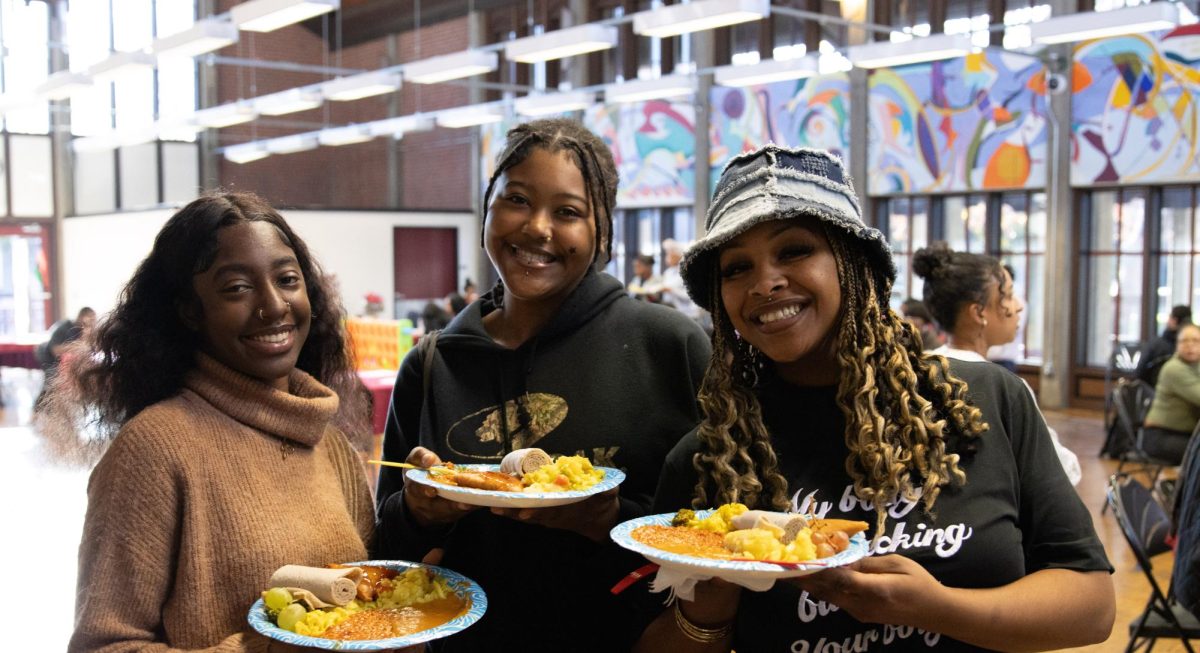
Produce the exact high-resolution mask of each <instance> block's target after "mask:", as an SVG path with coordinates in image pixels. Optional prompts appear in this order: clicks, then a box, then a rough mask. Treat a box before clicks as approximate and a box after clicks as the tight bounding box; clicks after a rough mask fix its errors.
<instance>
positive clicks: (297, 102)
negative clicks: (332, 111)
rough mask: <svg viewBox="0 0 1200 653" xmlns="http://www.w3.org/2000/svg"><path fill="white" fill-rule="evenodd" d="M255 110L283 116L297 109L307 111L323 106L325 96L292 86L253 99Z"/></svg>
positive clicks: (311, 90)
mask: <svg viewBox="0 0 1200 653" xmlns="http://www.w3.org/2000/svg"><path fill="white" fill-rule="evenodd" d="M252 102H253V103H254V110H255V111H257V112H258V113H261V114H263V115H266V116H282V115H284V114H288V113H296V112H297V111H307V110H309V109H315V108H317V107H319V106H321V104H322V103H324V102H325V96H323V95H321V93H319V92H318V91H316V90H313V89H308V88H292V89H288V90H286V91H280V92H279V93H271V94H270V95H263V96H260V97H256V98H254V99H253V100H252Z"/></svg>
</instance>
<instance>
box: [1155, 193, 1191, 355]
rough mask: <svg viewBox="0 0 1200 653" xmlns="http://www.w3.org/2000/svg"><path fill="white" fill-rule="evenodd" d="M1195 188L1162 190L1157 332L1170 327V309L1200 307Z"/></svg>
mask: <svg viewBox="0 0 1200 653" xmlns="http://www.w3.org/2000/svg"><path fill="white" fill-rule="evenodd" d="M1196 204H1197V188H1196V187H1194V186H1193V187H1172V188H1165V189H1163V194H1162V216H1161V218H1160V224H1159V238H1158V247H1157V248H1156V251H1155V254H1156V255H1157V257H1158V266H1157V267H1158V279H1157V283H1156V288H1157V290H1156V292H1155V296H1156V301H1155V307H1154V308H1155V311H1154V331H1155V333H1161V332H1162V330H1163V329H1164V328H1165V327H1166V325H1167V316H1168V315H1170V313H1171V307H1172V306H1175V305H1177V304H1186V305H1188V306H1197V305H1200V225H1197V224H1196Z"/></svg>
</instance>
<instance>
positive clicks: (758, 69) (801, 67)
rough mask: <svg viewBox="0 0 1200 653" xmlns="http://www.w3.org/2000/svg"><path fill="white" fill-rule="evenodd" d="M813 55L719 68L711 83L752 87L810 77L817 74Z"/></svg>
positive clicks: (714, 72)
mask: <svg viewBox="0 0 1200 653" xmlns="http://www.w3.org/2000/svg"><path fill="white" fill-rule="evenodd" d="M817 64H818V62H817V57H816V56H815V55H811V54H810V55H806V56H803V57H800V58H798V59H787V60H784V61H777V60H775V59H768V60H766V61H762V62H759V63H756V64H752V65H749V66H721V67H720V68H717V69H716V70H715V71H713V81H715V82H716V83H717V84H718V85H720V86H753V85H755V84H770V83H772V82H783V81H787V80H791V79H802V78H804V77H812V76H813V75H816V74H817V73H818V65H817Z"/></svg>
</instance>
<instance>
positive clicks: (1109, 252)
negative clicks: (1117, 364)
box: [1081, 188, 1147, 367]
mask: <svg viewBox="0 0 1200 653" xmlns="http://www.w3.org/2000/svg"><path fill="white" fill-rule="evenodd" d="M1146 194H1147V193H1146V191H1145V190H1144V189H1136V188H1135V189H1122V190H1113V191H1096V192H1093V193H1092V194H1091V195H1090V204H1091V210H1090V211H1085V214H1084V218H1085V224H1084V231H1083V239H1084V245H1083V260H1082V262H1081V269H1082V271H1083V273H1084V274H1085V275H1086V285H1085V290H1086V292H1087V297H1086V299H1085V306H1084V310H1083V313H1082V314H1083V316H1084V321H1085V323H1086V326H1085V333H1086V335H1085V341H1084V346H1083V361H1082V362H1083V363H1084V364H1085V365H1089V366H1094V367H1107V366H1108V360H1109V357H1110V355H1111V353H1112V349H1113V347H1114V346H1115V345H1116V344H1117V343H1121V342H1137V341H1139V340H1142V339H1143V334H1142V299H1143V297H1142V280H1143V278H1144V275H1143V266H1144V262H1145V257H1144V254H1143V247H1144V245H1145V241H1144V238H1143V235H1144V233H1145V227H1146Z"/></svg>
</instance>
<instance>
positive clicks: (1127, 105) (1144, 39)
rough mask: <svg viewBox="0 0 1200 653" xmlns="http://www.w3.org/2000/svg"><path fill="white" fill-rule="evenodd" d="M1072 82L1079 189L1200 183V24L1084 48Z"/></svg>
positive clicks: (1077, 57)
mask: <svg viewBox="0 0 1200 653" xmlns="http://www.w3.org/2000/svg"><path fill="white" fill-rule="evenodd" d="M1072 80H1073V88H1074V95H1073V96H1072V98H1071V102H1072V104H1071V113H1072V116H1071V133H1072V142H1071V183H1072V184H1074V185H1077V186H1090V185H1096V184H1131V183H1146V182H1151V183H1157V182H1170V181H1184V180H1187V181H1196V179H1197V178H1200V155H1198V153H1197V145H1198V144H1197V138H1198V135H1197V111H1196V107H1197V101H1200V25H1189V26H1185V27H1179V28H1177V29H1175V30H1172V31H1169V32H1160V33H1157V34H1145V35H1133V36H1123V37H1118V38H1111V39H1100V40H1096V41H1088V42H1086V43H1082V44H1080V45H1078V46H1077V47H1076V48H1075V56H1074V64H1073V74H1072Z"/></svg>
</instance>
